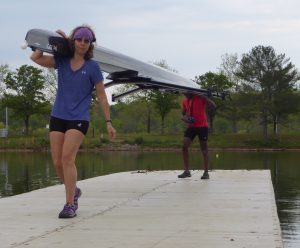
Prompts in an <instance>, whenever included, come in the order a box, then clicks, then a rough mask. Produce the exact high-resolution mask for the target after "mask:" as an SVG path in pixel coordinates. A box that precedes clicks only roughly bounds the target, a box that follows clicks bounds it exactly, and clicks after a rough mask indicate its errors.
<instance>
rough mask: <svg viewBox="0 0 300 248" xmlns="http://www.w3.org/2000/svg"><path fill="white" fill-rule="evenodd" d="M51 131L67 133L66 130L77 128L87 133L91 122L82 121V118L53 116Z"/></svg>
mask: <svg viewBox="0 0 300 248" xmlns="http://www.w3.org/2000/svg"><path fill="white" fill-rule="evenodd" d="M49 129H50V132H52V131H57V132H61V133H65V132H66V131H68V130H70V129H76V130H79V131H80V132H82V133H83V134H84V135H86V133H87V131H88V129H89V122H88V121H82V120H72V121H68V120H64V119H60V118H56V117H53V116H51V118H50V127H49Z"/></svg>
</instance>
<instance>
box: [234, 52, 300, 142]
mask: <svg viewBox="0 0 300 248" xmlns="http://www.w3.org/2000/svg"><path fill="white" fill-rule="evenodd" d="M237 76H239V77H240V78H241V79H242V80H244V81H245V82H244V84H245V85H244V86H245V87H248V88H251V91H252V92H255V93H256V95H257V102H256V104H257V105H258V108H259V112H260V115H261V124H262V134H263V140H264V142H266V141H267V140H268V123H269V122H273V124H274V131H275V130H277V123H278V120H279V119H280V118H281V117H283V116H285V115H288V114H291V113H294V112H297V111H298V106H297V104H295V103H296V102H297V101H298V100H297V99H298V97H297V96H296V95H294V88H295V84H296V82H297V81H298V80H299V75H298V72H297V70H296V69H295V66H294V65H293V64H292V63H291V62H290V59H289V58H285V54H279V55H277V54H276V52H275V50H274V49H273V48H272V47H271V46H267V47H265V46H256V47H254V48H252V50H251V51H250V52H249V53H248V54H244V55H243V56H242V59H241V61H240V62H239V69H238V72H237ZM292 98H293V99H294V100H292ZM275 126H276V128H275ZM276 132H277V131H276Z"/></svg>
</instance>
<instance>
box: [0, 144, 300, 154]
mask: <svg viewBox="0 0 300 248" xmlns="http://www.w3.org/2000/svg"><path fill="white" fill-rule="evenodd" d="M199 150H200V148H195V147H192V148H190V151H199ZM208 150H209V151H210V152H214V151H217V152H220V151H232V152H285V151H300V148H244V147H243V148H236V147H233V148H208ZM6 152H20V153H23V152H24V153H27V152H28V153H31V152H32V153H33V152H50V149H48V148H47V149H28V148H26V149H21V148H16V149H12V148H9V149H0V153H6ZM79 152H181V148H174V147H169V148H168V147H167V148H161V147H141V146H136V145H135V146H128V145H126V146H121V147H104V148H81V149H79Z"/></svg>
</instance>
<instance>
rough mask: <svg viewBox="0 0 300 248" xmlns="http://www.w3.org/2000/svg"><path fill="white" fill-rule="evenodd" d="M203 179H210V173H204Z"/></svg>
mask: <svg viewBox="0 0 300 248" xmlns="http://www.w3.org/2000/svg"><path fill="white" fill-rule="evenodd" d="M201 179H209V174H208V171H204V173H203V175H202V177H201Z"/></svg>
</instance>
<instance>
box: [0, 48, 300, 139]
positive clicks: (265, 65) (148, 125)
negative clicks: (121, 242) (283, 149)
mask: <svg viewBox="0 0 300 248" xmlns="http://www.w3.org/2000/svg"><path fill="white" fill-rule="evenodd" d="M155 64H157V65H159V66H161V67H164V68H166V69H169V70H172V71H174V72H176V70H175V69H173V68H171V67H170V66H169V65H168V64H167V63H166V61H164V60H161V61H159V62H156V63H155ZM299 79H300V75H299V73H298V71H297V69H296V67H295V65H294V64H293V63H292V62H291V61H290V58H287V57H286V56H285V54H277V53H276V52H275V50H274V48H273V47H271V46H256V47H253V48H252V49H251V50H250V51H249V52H248V53H245V54H243V55H242V56H241V58H239V56H238V55H237V54H225V55H223V56H222V62H221V65H220V68H219V69H218V71H217V72H207V73H205V74H203V75H197V76H195V78H194V79H193V80H194V81H195V82H196V83H197V84H199V86H200V87H201V88H205V89H211V90H217V91H219V92H227V93H228V95H229V96H230V100H225V101H222V100H221V99H214V101H215V102H216V104H217V108H216V109H214V110H207V111H208V112H207V113H208V119H209V124H210V131H211V132H212V133H214V132H215V133H217V132H233V133H237V132H260V133H261V135H262V139H263V141H267V140H268V137H269V133H271V134H273V135H278V134H279V126H280V127H281V128H282V129H286V130H290V129H291V128H293V129H294V131H297V130H299V127H300V121H299V120H300V117H299V106H300V94H299V89H298V88H297V83H298V81H299ZM128 87H131V86H130V85H125V86H120V87H118V88H117V89H115V90H116V91H118V93H122V92H123V91H124V90H128ZM55 92H56V74H55V71H54V70H45V69H43V70H42V69H39V68H36V67H33V66H29V65H23V66H21V67H20V68H18V69H16V70H15V71H12V70H10V68H9V66H8V65H0V111H1V112H0V113H4V109H5V108H8V109H9V116H10V135H13V134H14V133H15V135H16V134H17V133H20V129H22V133H23V134H26V135H28V134H30V132H33V131H34V130H37V129H41V128H45V126H46V125H47V123H48V119H49V115H50V111H51V106H52V104H53V101H54V97H55ZM182 99H183V96H182V95H176V94H174V93H169V92H163V91H155V90H147V91H142V92H139V93H135V94H132V95H130V96H128V97H126V98H124V99H123V100H122V102H118V103H116V104H113V105H112V106H111V115H112V118H113V120H114V126H115V127H116V128H117V130H118V132H146V133H150V132H155V133H162V134H163V133H178V132H181V131H182V130H183V128H184V125H183V123H182V122H181V110H180V108H181V101H182ZM99 112H100V109H99V107H98V105H97V99H96V98H94V99H93V103H92V109H91V128H90V131H89V132H90V133H92V135H95V132H100V133H103V132H105V125H104V121H103V118H102V115H101V114H100V113H99ZM0 116H4V114H3V115H0ZM1 122H2V123H1ZM3 123H5V122H4V120H3V118H0V128H1V126H3V125H4V124H3ZM269 129H270V130H271V131H270V130H269Z"/></svg>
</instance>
